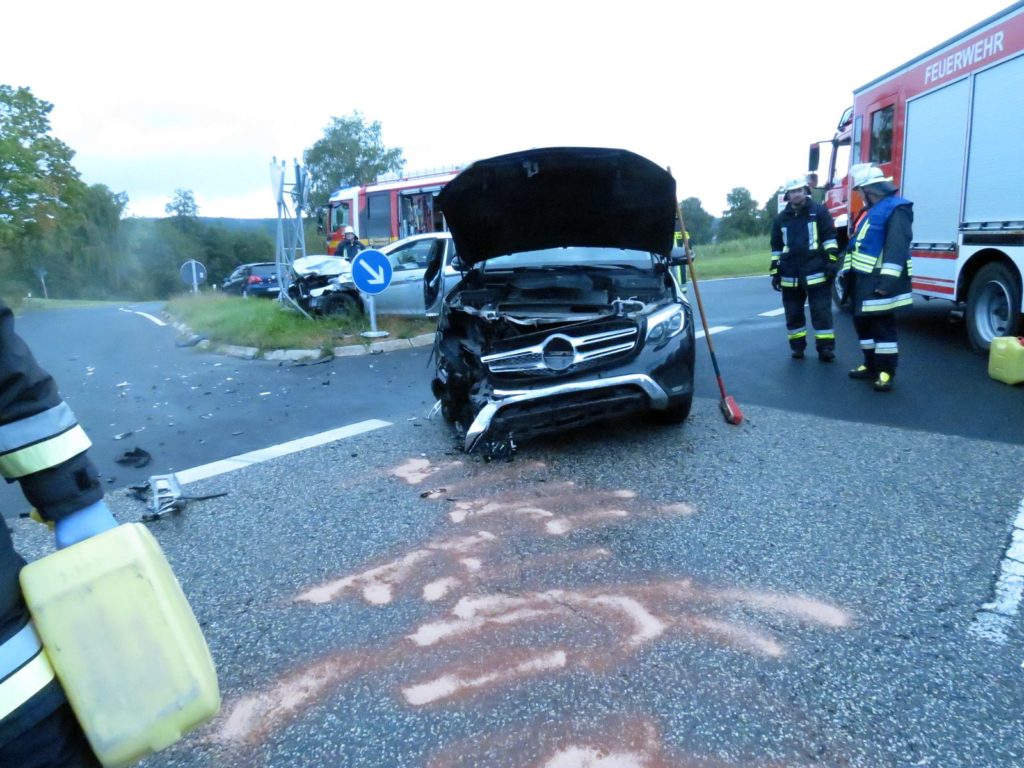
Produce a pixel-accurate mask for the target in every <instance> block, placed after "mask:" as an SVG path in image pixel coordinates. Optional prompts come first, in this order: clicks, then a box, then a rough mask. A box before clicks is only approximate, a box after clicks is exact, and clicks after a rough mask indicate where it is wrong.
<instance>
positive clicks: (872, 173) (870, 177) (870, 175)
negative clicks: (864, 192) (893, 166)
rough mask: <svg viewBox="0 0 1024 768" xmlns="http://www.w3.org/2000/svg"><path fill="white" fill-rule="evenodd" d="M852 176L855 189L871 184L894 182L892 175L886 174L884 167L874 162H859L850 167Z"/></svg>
mask: <svg viewBox="0 0 1024 768" xmlns="http://www.w3.org/2000/svg"><path fill="white" fill-rule="evenodd" d="M850 176H851V177H852V178H853V188H854V189H857V188H858V187H867V186H870V185H871V184H883V183H888V184H890V185H891V184H892V176H886V175H885V174H884V173H882V169H881V168H879V167H878V166H877V165H875V164H873V163H857V164H856V165H855V166H853V167H852V168H850Z"/></svg>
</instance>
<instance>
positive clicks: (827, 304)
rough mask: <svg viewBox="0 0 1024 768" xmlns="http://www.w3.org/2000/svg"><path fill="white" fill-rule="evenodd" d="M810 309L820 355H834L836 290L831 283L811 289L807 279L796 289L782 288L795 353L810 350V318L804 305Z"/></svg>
mask: <svg viewBox="0 0 1024 768" xmlns="http://www.w3.org/2000/svg"><path fill="white" fill-rule="evenodd" d="M805 304H807V305H810V308H811V325H812V326H813V328H814V347H815V349H817V350H818V352H819V353H820V352H822V351H828V352H832V351H834V350H835V347H836V332H835V328H833V326H832V289H831V287H830V286H829V283H828V281H824V282H821V283H816V284H815V285H807V284H806V282H805V281H804V279H803V278H800V282H799V284H798V285H797V286H796V287H793V288H790V287H785V286H784V287H783V288H782V308H783V309H784V310H785V311H786V331H787V332H788V334H789V347H790V349H792V350H793V351H794V352H796V351H800V352H802V351H803V350H804V349H806V348H807V316H806V314H805V313H804V305H805Z"/></svg>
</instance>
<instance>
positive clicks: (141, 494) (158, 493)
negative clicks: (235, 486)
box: [128, 472, 228, 523]
mask: <svg viewBox="0 0 1024 768" xmlns="http://www.w3.org/2000/svg"><path fill="white" fill-rule="evenodd" d="M128 495H129V496H131V497H132V498H135V499H138V500H139V501H144V502H146V507H147V510H148V511H146V512H145V513H143V515H142V518H141V520H142V522H144V523H152V522H154V521H156V520H159V519H160V518H161V517H163V516H164V515H166V514H179V513H181V512H182V511H183V510H184V509H185V505H186V504H187V503H188V502H190V501H204V500H206V499H216V498H219V497H221V496H227V495H228V492H227V491H222V492H220V493H209V494H206V495H204V496H185V495H183V494H182V492H181V484H180V483H179V482H178V476H177V475H175V474H174V473H173V472H172V473H171V474H169V475H153V476H151V477H150V478H149V480H147V481H146V482H145V483H143V484H142V485H131V486H129V487H128Z"/></svg>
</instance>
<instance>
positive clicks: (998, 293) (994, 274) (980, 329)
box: [966, 261, 1021, 354]
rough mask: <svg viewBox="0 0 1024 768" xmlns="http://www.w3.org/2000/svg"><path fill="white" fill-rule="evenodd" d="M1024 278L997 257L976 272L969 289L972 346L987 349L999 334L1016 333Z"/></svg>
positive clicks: (968, 319)
mask: <svg viewBox="0 0 1024 768" xmlns="http://www.w3.org/2000/svg"><path fill="white" fill-rule="evenodd" d="M1020 297H1021V279H1020V275H1018V274H1017V272H1016V270H1014V269H1011V268H1010V267H1009V266H1007V265H1006V264H1004V263H1002V262H999V261H995V262H992V263H991V264H986V265H985V266H984V267H982V268H981V269H980V270H978V274H977V275H975V277H974V280H973V281H972V282H971V287H970V289H969V290H968V292H967V315H966V319H967V336H968V338H969V339H970V341H971V347H973V348H974V350H975V351H976V352H979V353H981V354H987V353H988V347H989V344H991V343H992V339H994V338H996V337H998V336H1013V335H1015V334H1016V332H1017V330H1018V329H1019V328H1020V327H1021V322H1020V318H1021V316H1020Z"/></svg>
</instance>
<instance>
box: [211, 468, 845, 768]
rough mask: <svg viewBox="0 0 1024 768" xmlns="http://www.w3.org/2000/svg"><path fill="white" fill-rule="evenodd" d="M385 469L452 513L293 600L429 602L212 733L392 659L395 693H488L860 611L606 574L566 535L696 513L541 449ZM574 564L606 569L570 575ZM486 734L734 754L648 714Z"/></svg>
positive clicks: (759, 638)
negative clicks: (589, 477)
mask: <svg viewBox="0 0 1024 768" xmlns="http://www.w3.org/2000/svg"><path fill="white" fill-rule="evenodd" d="M390 474H391V476H392V477H393V478H394V480H395V481H397V482H400V483H404V484H406V485H408V487H409V488H410V489H411V490H412V491H413V492H417V493H418V496H419V498H420V499H422V501H423V503H425V504H432V505H435V506H436V507H437V509H438V512H439V514H440V515H443V516H444V520H445V527H444V528H443V529H442V531H441V533H440V534H439V535H438V536H436V537H435V538H433V539H430V540H428V541H424V542H422V543H420V544H418V545H416V546H413V547H411V548H409V549H407V550H406V551H402V552H395V553H393V554H392V555H391V556H389V557H388V558H386V559H382V561H380V562H376V563H370V564H367V565H366V566H365V567H363V568H361V569H359V570H356V571H355V572H351V573H342V574H338V575H337V576H336V577H335V578H332V579H329V580H326V581H324V582H322V583H318V584H313V585H310V586H309V587H308V588H306V589H304V590H303V591H301V592H300V593H298V594H297V595H295V596H294V601H295V602H296V603H297V604H305V605H308V606H309V608H310V610H329V609H330V605H331V604H332V603H337V602H338V601H343V600H362V601H365V602H366V603H367V604H369V605H372V606H376V607H378V608H379V609H381V610H386V609H387V607H388V606H389V605H391V604H393V603H395V602H396V601H399V600H422V601H424V603H426V604H429V605H430V606H431V607H432V608H433V609H434V612H433V615H431V616H430V618H429V619H428V620H424V621H422V622H421V623H419V624H418V626H416V627H415V629H414V630H413V631H412V632H408V631H406V632H404V633H403V634H396V635H395V636H392V637H388V638H384V639H382V641H381V642H380V644H379V645H378V646H377V647H374V648H366V649H363V650H362V651H355V652H353V651H352V650H345V651H339V652H338V653H335V654H330V655H327V656H325V657H321V658H319V659H317V660H315V661H313V662H311V663H307V664H305V665H303V666H301V667H298V668H295V669H293V670H291V671H290V672H288V673H286V674H285V675H283V676H282V677H280V678H279V679H277V680H275V681H273V682H271V683H270V684H269V685H268V686H267V687H265V688H264V689H262V690H259V691H255V692H252V693H249V694H248V695H244V696H241V697H240V698H238V699H236V700H235V701H229V702H227V706H226V707H225V709H224V712H223V713H222V715H221V716H220V717H219V719H218V720H217V722H216V723H215V724H214V728H213V730H212V732H211V733H210V734H209V735H208V738H209V739H210V740H212V741H214V742H217V743H219V744H221V745H223V746H225V747H228V748H237V749H239V750H246V749H251V748H253V747H257V746H258V745H259V744H261V743H262V742H263V741H264V740H265V739H266V738H267V737H268V736H269V735H271V734H273V733H274V732H276V731H277V730H279V729H281V728H283V727H285V726H287V725H288V724H289V723H291V722H293V721H295V720H296V719H297V718H300V717H301V716H302V714H303V713H304V712H305V711H307V710H309V709H310V708H311V707H313V706H314V705H315V704H317V703H318V702H320V701H322V700H324V699H325V698H327V697H329V696H332V695H337V694H338V693H339V691H341V690H342V689H343V688H344V687H345V686H346V684H349V683H351V682H352V681H354V680H356V679H358V678H364V677H367V676H373V675H374V674H375V673H377V674H380V673H383V672H385V671H388V670H390V671H391V672H392V673H397V674H399V675H400V676H401V677H402V678H404V679H403V681H402V682H401V684H400V686H399V690H398V691H397V692H396V695H397V696H398V697H399V698H400V700H401V702H402V703H403V704H404V705H405V706H408V707H411V708H414V709H430V708H433V709H436V708H443V707H445V706H446V705H448V704H451V703H454V702H465V701H471V702H474V703H475V704H476V705H478V706H486V702H487V700H488V698H487V697H488V695H493V694H494V693H495V692H498V691H501V690H507V689H511V688H512V687H519V686H523V685H525V684H528V683H529V682H530V681H538V680H542V679H555V680H557V679H558V678H559V676H564V675H567V674H570V673H573V672H585V673H587V674H597V675H604V674H616V673H621V672H622V671H623V670H627V669H628V667H629V665H630V663H631V662H632V661H634V660H635V659H636V658H637V656H638V655H639V654H642V653H644V652H645V651H646V650H648V649H652V648H654V647H655V646H656V644H659V643H680V642H684V643H685V642H689V643H706V644H715V645H718V646H722V647H727V648H730V649H732V650H733V651H734V652H738V653H743V654H751V655H755V656H758V657H761V658H764V659H769V660H770V659H779V658H781V657H783V656H784V655H785V654H786V642H787V637H786V636H785V633H786V632H791V631H797V630H799V629H804V630H806V629H814V628H817V629H828V630H837V629H842V628H844V627H847V626H849V625H850V623H851V621H852V617H851V615H850V614H849V613H848V612H847V611H845V610H844V609H842V608H840V607H837V606H835V605H832V604H830V603H828V602H825V601H823V600H819V599H815V598H811V597H806V596H802V595H790V594H781V593H777V592H766V591H758V590H751V589H743V588H738V587H734V588H728V587H722V586H713V585H708V584H701V583H699V582H698V581H696V580H694V579H691V578H685V577H680V575H679V574H671V575H665V576H663V577H657V576H654V577H652V576H651V575H650V574H646V575H645V577H644V578H641V577H640V576H637V577H636V578H630V577H623V576H616V577H612V578H610V580H609V574H612V573H615V569H613V568H606V567H602V566H609V565H611V564H613V561H614V559H615V555H614V553H613V552H612V551H611V550H609V549H608V548H606V547H601V546H594V545H592V544H583V545H578V544H576V543H575V542H574V540H573V539H574V537H572V536H570V535H569V534H571V533H572V532H576V531H586V530H592V529H598V528H606V527H609V526H626V525H629V524H630V523H631V522H633V521H637V520H643V519H650V518H656V517H661V518H672V517H676V518H679V517H683V518H685V517H689V516H692V515H697V514H699V513H700V511H699V510H698V509H696V508H695V507H694V506H693V505H692V504H690V503H689V502H687V501H685V500H678V501H675V502H672V503H668V504H664V503H648V502H646V501H645V500H644V499H643V498H641V496H640V495H639V494H638V493H636V492H635V491H633V490H631V489H611V490H593V489H586V488H583V487H580V486H579V485H577V483H576V482H574V481H568V480H557V479H556V480H553V479H552V478H550V477H549V476H548V472H547V468H546V467H545V465H544V464H543V463H542V462H536V461H535V462H522V463H518V464H506V465H493V464H491V465H486V466H483V467H481V466H480V465H472V464H466V463H463V462H461V461H448V462H444V463H440V464H435V463H433V462H431V461H429V460H428V459H425V458H414V459H409V460H408V461H406V462H404V463H403V464H401V465H400V466H397V467H395V468H393V469H392V470H391V472H390ZM537 545H541V546H537ZM581 565H590V566H592V568H591V570H589V571H587V573H589V574H591V576H593V575H594V574H599V576H598V577H597V578H596V579H595V578H591V580H590V583H586V584H585V585H582V586H581V585H580V584H578V583H576V582H578V581H580V579H579V572H580V571H579V569H580V566H581ZM570 574H572V576H571V578H570ZM602 579H604V580H603V581H602ZM780 619H789V620H790V621H788V622H787V621H780ZM396 670H397V672H396ZM490 737H491V738H494V739H497V741H498V742H500V743H501V744H502V745H503V747H502V749H501V750H500V753H501V755H502V758H501V760H503V761H507V762H504V763H501V765H499V764H498V763H495V762H494V760H489V765H490V764H492V763H493V764H494V766H495V768H502V766H504V765H507V766H508V768H526V767H527V766H531V767H532V766H542V767H543V768H631V767H633V766H636V767H637V768H639V767H641V766H644V767H646V768H658V767H659V766H669V765H672V766H681V765H692V766H697V765H701V766H712V765H719V766H721V765H726V764H725V763H721V762H709V761H708V760H709V759H706V758H705V759H697V758H695V757H690V756H683V755H678V754H674V753H671V752H670V750H669V748H668V746H667V745H666V744H665V743H664V742H663V740H662V738H661V736H660V734H659V728H658V726H657V720H656V718H655V717H654V715H653V713H646V714H645V713H642V712H641V713H637V712H635V711H630V712H628V713H627V712H624V713H623V714H622V716H621V718H619V719H617V720H616V721H615V722H608V723H605V724H604V726H603V727H598V728H594V727H593V724H577V723H573V722H571V720H566V721H564V722H561V723H552V724H549V725H548V726H546V727H545V728H541V729H540V730H538V729H537V728H536V727H533V726H531V727H529V728H524V729H523V731H522V732H515V733H512V732H504V733H501V734H491V735H490ZM486 738H487V737H485V738H484V741H486ZM481 744H482V742H481V741H480V740H479V739H474V740H472V742H471V743H467V744H464V745H459V744H454V745H448V746H447V747H445V748H444V749H443V750H441V751H439V752H438V753H437V754H435V755H434V756H433V758H432V759H431V762H430V763H429V766H430V767H431V768H444V766H449V765H464V764H468V763H472V762H473V759H472V758H473V755H475V754H480V750H481V749H482V748H483V747H482V746H481ZM467 761H468V762H467Z"/></svg>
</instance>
